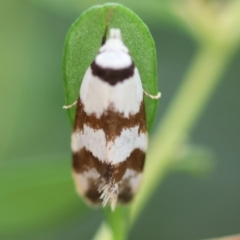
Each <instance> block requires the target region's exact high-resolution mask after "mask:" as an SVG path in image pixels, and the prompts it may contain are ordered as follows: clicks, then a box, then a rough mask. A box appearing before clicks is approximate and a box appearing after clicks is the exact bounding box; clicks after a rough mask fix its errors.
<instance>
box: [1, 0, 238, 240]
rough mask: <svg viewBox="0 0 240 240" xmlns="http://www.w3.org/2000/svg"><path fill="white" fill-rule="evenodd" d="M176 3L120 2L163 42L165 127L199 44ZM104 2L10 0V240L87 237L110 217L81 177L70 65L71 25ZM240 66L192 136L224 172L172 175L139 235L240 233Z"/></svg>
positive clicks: (5, 185)
mask: <svg viewBox="0 0 240 240" xmlns="http://www.w3.org/2000/svg"><path fill="white" fill-rule="evenodd" d="M168 2H170V1H167V0H164V1H160V0H159V2H158V1H153V0H151V1H150V0H149V1H133V0H132V1H119V3H123V4H125V5H126V6H127V7H129V8H131V9H132V10H133V11H135V12H136V13H137V14H138V15H139V16H140V17H141V18H142V19H143V20H144V21H145V22H146V24H147V25H148V27H149V28H150V31H151V33H152V35H153V38H154V39H155V42H156V48H157V57H158V73H159V80H160V82H159V87H160V91H161V92H162V98H161V101H160V102H161V104H160V108H159V111H158V117H157V120H156V123H155V125H157V123H158V122H159V120H160V119H161V117H162V116H163V115H164V113H165V111H166V109H167V107H168V104H169V102H170V100H171V99H172V97H173V95H174V93H175V92H176V91H177V90H178V88H179V86H180V84H181V80H182V79H183V77H184V74H185V73H186V71H187V70H188V67H189V64H191V61H192V59H193V56H194V54H195V52H196V48H197V42H196V41H195V39H194V38H193V37H192V35H190V34H189V33H188V32H187V31H185V30H184V27H183V26H182V25H181V24H180V23H179V22H178V21H176V19H174V17H172V16H171V15H169V14H168V12H167V10H165V7H166V6H167V4H168ZM179 2H181V1H180V0H179ZM100 3H104V1H95V0H91V1H86V0H85V1H80V0H79V1H76V0H69V1H66V0H65V1H64V0H58V1H57V0H41V1H40V0H39V1H37V0H28V1H23V0H10V1H9V0H1V1H0V62H1V64H0V73H1V80H0V99H1V101H0V109H1V112H0V239H83V240H85V239H86V240H87V239H91V238H92V236H93V235H94V233H95V231H96V229H97V228H98V226H99V224H100V223H101V220H102V219H103V214H102V211H101V210H90V209H89V208H88V207H86V206H85V204H84V203H83V202H82V201H81V199H80V198H79V197H78V196H77V194H76V193H75V190H74V186H73V183H72V179H71V157H70V156H71V153H70V133H71V126H70V123H69V120H68V118H67V114H66V112H65V111H64V110H62V105H64V95H63V83H62V69H61V64H62V53H63V45H64V40H65V36H66V33H67V31H68V29H69V27H70V25H71V24H72V23H73V21H74V20H75V19H76V18H77V17H78V16H79V14H80V13H82V12H83V11H84V10H86V9H87V8H89V7H91V6H92V5H94V4H100ZM239 14H240V13H239ZM239 66H240V53H239V52H238V53H236V54H235V57H234V59H232V61H231V64H230V66H229V68H228V69H227V72H226V73H225V74H224V75H223V76H222V82H221V84H220V86H219V87H218V88H217V91H216V92H215V94H214V95H213V96H212V99H211V101H210V103H209V104H208V106H207V108H206V111H205V112H204V114H203V115H202V117H201V119H200V121H199V122H198V125H197V127H196V128H195V130H194V132H193V134H192V136H191V142H193V143H194V144H197V145H201V146H206V147H208V148H209V149H211V150H212V151H213V152H214V153H215V154H216V168H215V170H214V172H213V173H211V174H210V175H209V176H207V177H205V178H193V177H191V176H188V175H184V174H182V173H174V174H170V175H169V176H168V177H167V178H166V179H165V181H164V183H163V184H162V185H161V186H160V187H159V189H158V190H157V192H156V193H155V194H154V196H153V198H152V199H151V201H150V202H149V203H148V205H147V207H146V208H145V209H144V211H143V212H142V213H141V215H140V217H139V219H138V220H137V222H136V224H135V225H134V227H133V229H132V230H131V232H130V236H129V239H138V240H144V239H156V240H157V239H164V240H172V239H178V240H181V239H182V240H188V239H204V238H212V237H216V236H222V235H230V234H235V233H239V232H240V126H239V123H240V108H239V106H240V104H239V102H240V94H239V92H240V81H239V79H240V77H239V76H240V68H239ZM193 91H197V89H193ZM189 104H191V99H190V100H189ZM186 107H187V106H186Z"/></svg>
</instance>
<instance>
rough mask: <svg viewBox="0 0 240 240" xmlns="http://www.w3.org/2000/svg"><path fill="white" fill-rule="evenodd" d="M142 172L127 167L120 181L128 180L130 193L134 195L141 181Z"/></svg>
mask: <svg viewBox="0 0 240 240" xmlns="http://www.w3.org/2000/svg"><path fill="white" fill-rule="evenodd" d="M142 178H143V174H142V173H141V172H137V171H134V170H132V169H127V170H126V172H125V174H124V175H123V178H122V181H123V182H124V180H125V181H128V185H129V187H130V188H131V191H132V194H133V195H134V194H135V193H136V192H137V191H138V189H139V186H140V184H141V182H142Z"/></svg>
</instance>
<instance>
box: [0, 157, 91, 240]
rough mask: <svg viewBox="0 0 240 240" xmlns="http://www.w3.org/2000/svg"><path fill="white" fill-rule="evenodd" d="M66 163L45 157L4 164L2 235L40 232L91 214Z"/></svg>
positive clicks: (1, 171) (1, 178) (0, 172)
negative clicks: (74, 183)
mask: <svg viewBox="0 0 240 240" xmlns="http://www.w3.org/2000/svg"><path fill="white" fill-rule="evenodd" d="M66 159H67V157H59V156H46V157H43V156H41V157H32V158H29V159H16V160H15V161H14V160H11V161H10V160H9V161H3V162H1V165H0V189H1V192H0V215H1V217H0V233H1V234H3V235H6V236H8V235H9V234H10V235H19V234H23V233H28V232H34V231H39V230H42V229H46V228H47V227H49V226H52V225H56V224H58V223H59V222H62V221H65V220H64V219H70V218H71V217H72V216H73V215H76V214H78V215H80V214H83V213H85V212H86V211H87V207H86V206H85V204H84V203H83V202H82V201H81V200H80V199H79V197H78V196H77V194H76V193H75V191H74V186H73V182H72V179H71V174H70V171H71V170H70V164H69V161H68V160H66ZM1 234H0V238H1V236H2V235H1Z"/></svg>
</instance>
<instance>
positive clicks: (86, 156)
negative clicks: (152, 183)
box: [65, 29, 159, 210]
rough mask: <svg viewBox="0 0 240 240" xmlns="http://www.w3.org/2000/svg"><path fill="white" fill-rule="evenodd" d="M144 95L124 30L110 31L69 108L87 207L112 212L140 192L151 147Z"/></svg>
mask: <svg viewBox="0 0 240 240" xmlns="http://www.w3.org/2000/svg"><path fill="white" fill-rule="evenodd" d="M144 93H145V94H147V93H146V92H145V91H144V90H143V87H142V83H141V79H140V76H139V73H138V69H137V68H136V67H135V65H134V62H133V60H132V58H131V56H130V54H129V50H128V48H127V47H126V46H125V45H124V43H123V41H122V39H121V32H120V30H119V29H110V36H109V39H108V40H107V41H106V42H105V43H104V44H103V45H102V46H101V48H100V50H99V53H98V54H97V56H96V58H95V59H94V61H93V62H92V64H91V66H90V67H89V68H88V69H87V71H86V73H85V76H84V78H83V81H82V85H81V88H80V93H79V98H78V100H77V101H76V102H75V103H74V104H72V105H70V106H66V107H65V108H69V107H72V106H73V105H75V104H76V105H77V109H76V117H75V123H74V128H73V133H72V137H71V140H72V141H71V148H72V158H73V164H72V167H73V177H74V180H75V184H76V189H77V192H78V193H79V194H80V195H81V196H83V197H84V198H85V200H86V201H87V202H88V203H91V204H99V203H102V204H103V206H105V205H106V204H107V203H109V204H110V206H111V208H112V210H114V208H115V206H116V203H117V202H120V203H128V202H130V201H131V200H132V198H133V197H134V195H135V193H136V192H137V190H138V188H139V186H140V183H141V181H142V175H143V167H144V160H145V153H146V150H147V145H148V133H147V127H146V118H145V109H144V102H143V95H144ZM147 95H148V96H150V97H152V98H154V99H156V98H159V94H158V95H157V96H151V95H149V94H147Z"/></svg>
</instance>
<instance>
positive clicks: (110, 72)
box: [91, 60, 135, 86]
mask: <svg viewBox="0 0 240 240" xmlns="http://www.w3.org/2000/svg"><path fill="white" fill-rule="evenodd" d="M134 68H135V66H134V63H133V62H132V64H131V65H130V66H129V67H126V68H122V69H112V68H103V67H101V66H99V65H98V64H97V63H96V62H95V60H94V61H93V63H92V64H91V69H92V74H93V75H94V76H96V77H99V78H100V79H102V80H103V81H104V82H107V83H108V84H110V85H112V86H114V85H116V84H117V83H119V82H123V81H127V80H128V79H129V78H130V77H132V76H133V75H134Z"/></svg>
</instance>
